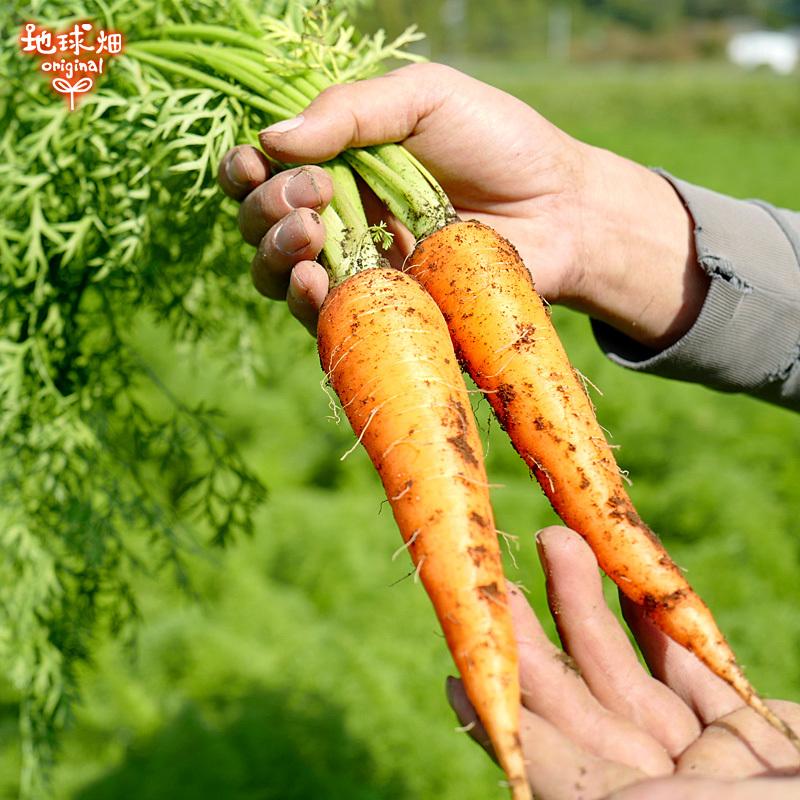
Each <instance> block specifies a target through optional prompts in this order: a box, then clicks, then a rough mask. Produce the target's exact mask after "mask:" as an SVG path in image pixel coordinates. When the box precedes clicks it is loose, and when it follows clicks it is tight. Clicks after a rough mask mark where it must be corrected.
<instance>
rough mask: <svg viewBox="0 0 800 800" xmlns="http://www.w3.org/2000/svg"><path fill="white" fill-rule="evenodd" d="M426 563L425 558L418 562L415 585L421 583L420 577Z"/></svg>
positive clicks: (415, 571)
mask: <svg viewBox="0 0 800 800" xmlns="http://www.w3.org/2000/svg"><path fill="white" fill-rule="evenodd" d="M424 563H425V556H422V558H421V559H420V560H419V561H418V562H417V568H416V569H415V570H414V583H419V581H420V575H421V574H422V565H423V564H424Z"/></svg>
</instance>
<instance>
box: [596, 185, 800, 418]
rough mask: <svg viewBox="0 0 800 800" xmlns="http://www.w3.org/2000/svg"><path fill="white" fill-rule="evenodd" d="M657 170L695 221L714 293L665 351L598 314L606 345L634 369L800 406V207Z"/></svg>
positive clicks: (601, 340)
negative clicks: (743, 196)
mask: <svg viewBox="0 0 800 800" xmlns="http://www.w3.org/2000/svg"><path fill="white" fill-rule="evenodd" d="M657 172H659V174H661V175H663V176H664V177H665V178H666V179H667V180H669V181H670V183H672V185H673V186H674V187H675V190H676V191H677V193H678V195H679V196H680V197H681V198H682V200H683V202H684V204H685V205H686V208H687V209H688V210H689V212H690V213H691V215H692V218H693V219H694V223H695V229H694V232H695V244H696V248H697V257H698V261H699V263H700V266H701V267H702V268H703V269H704V270H705V272H707V273H708V275H709V276H710V277H711V284H710V287H709V290H708V295H707V296H706V299H705V302H704V304H703V307H702V309H701V310H700V314H699V316H698V317H697V320H696V321H695V322H694V324H693V325H692V327H691V329H690V330H689V331H688V332H687V333H686V334H685V335H684V336H683V337H682V338H681V339H679V340H678V341H677V342H675V343H674V344H673V345H671V346H670V347H667V348H666V349H664V350H662V351H654V350H650V349H648V348H645V347H643V346H642V345H640V344H638V343H637V342H635V341H633V340H632V339H630V338H628V337H627V336H625V335H624V334H621V333H619V332H618V331H616V330H615V329H614V328H612V327H610V326H609V325H606V324H605V323H603V322H599V321H597V320H592V327H593V330H594V334H595V337H596V338H597V341H598V343H599V345H600V347H601V348H602V349H603V351H604V352H605V353H606V355H608V357H609V358H610V359H611V360H612V361H615V362H616V363H617V364H620V365H622V366H625V367H628V368H630V369H634V370H638V371H640V372H648V373H652V374H654V375H662V376H664V377H667V378H676V379H678V380H684V381H694V382H697V383H702V384H705V385H706V386H710V387H712V388H714V389H719V390H720V391H724V392H746V393H748V394H751V395H753V396H755V397H760V398H762V399H764V400H768V401H770V402H772V403H777V404H779V405H783V406H786V407H788V408H793V409H795V410H800V214H798V213H795V212H791V211H787V210H785V209H780V208H775V207H773V206H770V205H768V204H767V203H763V202H761V201H758V200H735V199H733V198H731V197H726V196H725V195H722V194H718V193H716V192H712V191H710V190H708V189H703V188H701V187H699V186H694V185H692V184H690V183H686V182H685V181H681V180H678V179H677V178H674V177H672V176H671V175H668V174H667V173H665V172H663V171H661V170H657Z"/></svg>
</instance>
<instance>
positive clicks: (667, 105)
mask: <svg viewBox="0 0 800 800" xmlns="http://www.w3.org/2000/svg"><path fill="white" fill-rule="evenodd" d="M465 68H466V69H467V70H468V71H471V72H473V74H475V75H477V76H478V77H481V78H484V79H486V80H488V81H490V82H492V83H495V84H496V85H498V86H501V87H503V88H506V89H508V90H509V91H511V92H513V93H515V94H517V95H518V96H519V97H521V98H522V99H524V100H526V101H527V102H530V103H532V104H533V105H535V106H536V107H537V108H538V109H539V110H541V111H542V113H544V114H545V115H546V116H548V117H549V118H551V119H552V120H553V121H554V122H556V123H557V124H559V125H560V126H562V127H563V128H565V129H566V130H567V131H569V132H570V133H572V134H574V135H575V136H577V137H579V138H583V139H585V140H588V141H591V142H592V143H594V144H597V145H601V146H605V147H610V148H612V149H614V150H616V151H618V152H621V153H623V154H625V155H628V156H630V157H632V158H634V159H637V160H639V161H642V162H643V163H647V164H651V165H659V166H662V167H665V168H667V169H669V170H670V171H672V172H674V173H675V174H678V175H680V176H681V177H684V178H686V179H688V180H692V181H696V182H699V183H703V184H705V185H708V186H710V187H712V188H715V189H719V190H721V191H725V192H728V193H731V194H734V195H738V196H757V197H761V198H764V199H766V200H770V201H773V202H775V203H778V204H781V205H786V206H789V207H794V208H800V188H798V186H800V182H798V180H797V178H798V175H800V148H798V146H797V141H798V136H799V135H800V94H798V85H797V78H792V79H779V78H775V77H772V76H769V75H764V74H755V75H743V74H742V73H739V72H734V71H731V70H728V69H726V68H722V67H693V68H688V67H682V68H679V69H667V68H654V67H653V68H646V69H634V68H631V67H625V68H624V69H623V68H622V67H608V68H592V69H591V70H588V69H587V70H576V69H570V70H563V71H558V72H557V71H555V70H553V69H552V68H548V69H544V68H540V67H532V68H531V70H530V74H528V75H523V74H522V71H521V70H520V69H519V67H518V66H515V67H513V68H504V67H503V66H502V65H490V64H471V65H465ZM230 211H231V225H234V224H235V220H234V215H233V206H232V205H231V206H230ZM243 268H244V265H243ZM554 317H555V320H556V324H557V325H558V327H559V330H560V331H562V333H563V336H564V339H565V341H566V344H567V348H568V350H569V352H570V354H571V356H572V357H573V360H574V362H575V364H576V366H577V367H578V368H579V369H580V370H581V371H582V372H583V373H584V374H586V375H588V376H589V377H590V378H591V380H592V381H593V382H594V383H595V384H597V385H598V386H599V387H600V388H601V389H602V390H603V392H604V394H603V395H602V396H600V395H595V397H594V400H595V403H596V405H597V409H598V414H599V416H600V419H601V421H602V423H603V424H604V426H605V427H606V428H608V429H609V430H610V431H612V432H613V441H614V443H615V444H618V445H620V446H621V449H620V451H619V458H620V461H621V464H622V466H623V467H625V468H626V469H628V470H630V474H631V477H632V479H633V487H632V495H633V498H634V501H635V502H636V503H637V505H638V508H639V510H640V512H641V514H642V516H643V517H644V518H645V519H646V520H647V521H648V522H649V523H650V524H651V526H652V527H653V528H655V529H656V530H657V531H658V532H660V534H661V535H662V537H663V539H664V540H665V542H666V543H667V545H668V547H669V549H670V551H671V552H672V553H673V555H674V557H675V558H676V560H677V561H678V563H680V564H681V565H682V566H683V567H685V568H686V569H687V571H688V575H689V578H690V580H691V581H692V582H693V584H694V585H695V586H696V588H697V589H698V590H699V591H700V592H701V594H703V596H704V597H705V598H706V600H707V601H708V603H709V605H710V606H711V607H712V609H713V610H714V611H715V613H716V615H717V618H718V620H719V622H720V624H721V626H722V628H723V629H724V630H725V631H726V632H727V634H728V635H729V637H730V639H731V640H732V643H733V645H734V647H735V648H736V649H737V651H738V652H739V654H740V657H741V660H742V662H743V663H744V664H745V665H746V667H747V669H748V674H749V676H750V677H751V678H752V680H753V681H754V682H755V684H756V685H757V686H759V687H760V688H761V689H762V690H763V691H764V692H765V693H766V694H769V695H773V696H781V697H786V698H790V699H794V700H798V701H800V613H798V608H800V536H798V527H799V526H798V524H797V522H796V520H797V517H798V512H800V459H798V456H797V442H798V441H799V440H800V417H796V416H793V415H791V414H790V413H788V412H786V411H783V410H780V409H776V408H771V407H768V406H765V405H762V404H759V403H757V402H755V401H753V400H749V399H747V398H742V397H729V396H723V395H719V394H715V393H712V392H710V391H707V390H704V389H702V388H699V387H695V386H688V385H678V384H673V383H669V382H666V381H664V380H661V379H658V378H651V377H643V376H637V375H632V374H629V373H626V372H624V371H623V370H621V369H619V368H617V367H615V366H613V365H611V364H610V363H608V362H606V361H605V360H604V359H603V357H602V355H601V354H600V353H599V351H598V349H597V347H596V346H595V344H594V342H593V340H592V338H591V335H590V332H589V327H588V324H587V322H586V320H585V319H582V318H579V317H577V316H576V315H574V314H571V313H568V312H564V311H563V310H556V312H555V314H554ZM141 336H142V341H143V343H144V346H145V348H146V351H147V352H148V353H149V355H150V357H151V358H152V361H153V364H154V365H155V367H156V369H157V371H158V372H159V374H160V375H162V376H163V377H164V379H165V380H166V381H167V382H168V383H169V384H170V386H172V387H173V388H174V389H176V390H177V391H178V392H179V393H182V394H184V395H185V396H190V397H193V398H205V399H208V400H209V401H213V402H214V403H216V404H218V405H219V407H220V408H221V409H222V410H223V416H222V418H221V423H222V425H223V427H225V429H226V430H228V431H229V432H230V433H231V435H232V436H234V437H235V438H236V439H237V441H238V442H239V443H240V444H241V446H242V447H243V449H244V451H245V453H246V454H247V456H248V457H249V459H250V462H251V463H252V464H253V465H254V467H255V468H256V469H257V470H258V472H259V474H260V475H261V476H262V477H263V479H264V481H265V483H266V484H267V485H268V487H269V490H270V496H269V498H268V500H267V502H266V504H265V505H264V507H263V509H262V511H261V512H260V514H259V518H258V522H257V533H256V535H255V537H254V538H253V539H252V540H249V541H241V542H239V543H238V544H237V545H236V546H234V547H232V548H231V549H230V550H229V551H227V552H222V553H220V552H214V553H211V554H209V553H208V552H206V551H203V552H200V551H198V553H197V554H196V555H195V556H194V557H193V558H192V559H190V561H189V573H190V575H191V578H192V582H191V583H192V586H191V592H192V593H191V594H190V595H187V594H186V593H184V592H182V590H180V589H178V588H176V586H175V585H174V582H172V581H171V580H170V576H169V575H166V574H165V575H162V576H158V577H156V578H148V577H146V576H143V577H142V578H141V580H140V588H141V590H142V592H143V595H144V597H145V600H146V602H145V605H144V606H143V608H142V612H143V617H144V623H143V626H142V629H141V635H140V640H139V646H138V649H137V650H136V652H135V653H133V654H132V653H130V652H129V651H127V650H126V649H125V648H124V647H122V646H121V645H120V644H119V643H118V642H115V641H111V640H109V641H105V642H103V643H101V646H100V648H99V656H98V658H97V661H96V663H95V664H94V665H93V666H92V667H91V668H87V669H86V671H85V686H86V695H85V702H84V704H83V705H82V707H81V708H80V709H79V713H78V716H77V719H76V721H75V725H74V728H73V729H72V730H71V732H70V733H69V734H68V735H67V736H66V738H65V742H64V751H63V758H62V761H61V764H60V766H59V767H58V769H57V772H56V796H57V797H58V798H64V799H66V798H69V799H70V800H106V799H108V800H110V799H111V798H116V799H117V800H128V799H130V800H133V798H136V800H162V799H163V800H166V798H170V800H200V798H220V799H225V800H256V799H258V800H268V799H269V800H271V799H272V798H276V799H277V798H282V800H291V799H292V798H298V799H299V798H310V797H315V798H331V799H335V798H351V799H352V800H373V799H374V800H378V798H380V799H381V800H388V799H389V798H433V797H436V798H439V800H456V798H458V800H478V799H479V798H480V799H481V800H486V798H502V797H504V796H505V793H504V790H503V789H502V788H501V787H500V784H499V781H500V778H501V775H500V773H499V771H498V770H497V769H496V768H494V767H493V766H492V765H491V764H490V763H489V762H488V760H487V759H485V758H484V757H483V755H482V754H481V753H480V752H479V751H478V749H477V748H476V747H475V746H474V745H472V744H471V742H469V741H468V739H467V737H466V736H465V735H464V734H462V733H457V732H456V731H455V726H456V724H457V723H456V720H455V718H454V717H453V715H452V713H451V712H450V710H449V708H448V706H447V703H446V701H445V698H444V692H443V683H444V677H445V675H446V674H448V672H450V671H451V669H452V668H451V665H450V659H449V655H448V653H447V651H446V648H445V645H444V641H443V639H442V637H441V635H440V634H439V633H438V632H437V623H436V621H435V618H434V616H433V613H432V611H431V609H430V607H429V604H428V601H427V599H426V597H425V596H424V593H423V590H422V588H421V586H419V585H417V584H415V583H414V581H413V580H412V579H411V578H408V577H407V573H408V571H409V567H408V563H407V561H406V560H404V558H402V557H401V558H398V559H397V560H395V561H392V558H391V557H392V553H393V552H394V551H395V549H396V548H397V546H398V544H399V537H398V535H397V532H396V530H395V529H394V524H393V521H392V518H391V513H390V512H389V510H388V507H386V506H385V505H382V504H381V489H380V485H379V483H378V480H377V478H376V477H375V476H374V475H373V474H372V469H371V466H370V464H369V462H368V460H367V458H366V456H365V455H364V454H363V453H362V452H361V451H360V450H358V451H356V452H354V453H353V454H352V455H351V456H349V457H348V458H347V459H346V460H345V461H344V462H340V456H341V454H342V453H344V452H345V451H346V450H347V449H348V448H349V447H350V444H351V442H352V434H351V433H350V431H349V429H348V427H347V425H346V423H343V424H341V425H339V426H337V425H335V424H334V423H332V422H331V421H330V420H329V419H327V416H328V413H329V411H328V405H327V402H328V401H327V398H326V396H325V394H324V393H323V391H322V389H321V388H320V377H321V376H320V372H319V367H318V363H317V360H316V355H315V352H314V348H313V343H312V341H311V339H310V338H309V337H308V336H307V335H306V334H305V333H304V332H302V331H301V330H300V328H299V326H297V325H295V324H293V323H292V321H291V320H289V319H288V317H287V315H286V314H285V312H284V311H282V310H274V311H271V312H269V313H267V312H266V311H265V321H264V322H263V323H262V324H260V325H259V326H258V328H257V329H256V330H255V331H254V341H255V345H254V347H255V349H256V352H257V353H258V359H259V363H260V364H263V374H260V375H259V376H258V377H256V378H252V377H250V378H248V376H246V375H243V374H242V373H241V371H239V370H237V369H236V368H235V366H232V365H231V364H230V363H229V361H227V360H225V359H224V358H222V357H220V356H219V355H217V356H214V355H213V354H208V355H207V357H204V358H202V359H199V358H195V359H191V358H188V357H184V355H183V354H174V353H172V352H171V350H170V348H168V347H167V346H165V339H164V338H163V336H162V334H161V333H160V332H159V331H158V330H157V329H155V328H154V327H153V326H143V328H142V334H141ZM486 411H487V409H486V404H485V403H482V404H480V406H479V408H478V414H479V417H480V419H481V424H482V427H483V430H484V431H487V429H488V435H487V447H488V451H489V453H488V468H489V471H490V475H491V479H492V481H493V482H495V483H497V484H501V485H502V486H500V487H498V488H496V489H495V490H494V491H493V499H494V503H495V508H496V512H497V523H498V526H499V528H500V529H502V530H503V531H507V532H509V533H512V534H514V535H516V536H518V537H519V538H520V543H521V547H520V550H519V552H518V553H515V555H516V560H517V562H518V565H519V567H518V569H515V568H514V566H513V565H512V564H511V562H510V561H509V562H508V572H509V575H510V577H512V578H513V579H515V580H519V581H522V582H523V583H524V584H525V585H526V586H527V587H528V588H529V589H530V592H531V594H530V597H531V602H532V603H533V604H534V606H535V607H536V609H537V611H538V613H539V615H540V617H541V618H543V619H545V618H546V617H547V615H546V613H545V604H544V597H543V590H542V578H541V572H540V570H539V568H538V564H537V561H536V557H535V548H534V547H533V543H532V537H533V533H534V532H535V531H536V530H538V529H539V528H540V527H542V526H544V525H546V524H549V523H551V522H553V521H554V516H553V514H552V512H551V511H550V510H549V508H548V506H547V503H546V501H544V500H543V499H542V497H541V495H540V493H539V491H538V489H537V488H536V487H535V485H533V484H532V483H531V481H530V480H529V478H528V476H527V475H526V473H525V470H524V469H523V467H522V464H521V462H519V459H518V458H517V457H516V455H515V454H514V453H513V452H512V451H511V449H510V447H509V446H508V445H507V443H506V442H505V441H503V436H502V435H501V432H500V431H499V429H498V427H497V426H496V425H494V426H489V424H488V419H487V413H486ZM609 594H611V593H609ZM3 700H4V698H2V697H0V702H2V701H3ZM14 712H15V706H14V702H13V698H5V702H4V703H3V704H2V705H0V797H7V798H11V797H14V796H15V793H16V780H17V778H16V775H17V768H18V758H19V754H18V752H17V746H18V745H17V740H16V733H15V725H16V720H15V717H14Z"/></svg>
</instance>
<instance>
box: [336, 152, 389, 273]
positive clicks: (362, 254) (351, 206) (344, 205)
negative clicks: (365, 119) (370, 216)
mask: <svg viewBox="0 0 800 800" xmlns="http://www.w3.org/2000/svg"><path fill="white" fill-rule="evenodd" d="M323 166H324V169H325V171H326V172H327V173H328V175H330V177H331V180H332V181H333V189H334V196H333V200H332V201H331V203H330V205H329V206H328V207H327V208H326V209H325V211H323V212H322V221H323V222H324V223H325V234H326V235H325V246H324V247H323V249H322V256H323V262H324V264H325V267H326V269H327V270H328V275H329V277H330V282H331V286H335V285H336V284H337V283H341V282H342V281H343V280H345V278H348V277H349V276H350V275H353V274H354V273H356V272H360V271H361V270H363V269H369V268H371V267H379V266H381V264H382V263H383V261H382V259H381V257H380V254H379V253H378V250H377V248H376V247H375V244H374V243H373V241H372V237H371V235H370V230H369V225H368V223H367V217H366V214H365V213H364V207H363V205H362V204H361V196H360V195H359V192H358V186H357V185H356V182H355V179H354V178H353V173H352V172H351V171H350V168H349V167H348V166H347V164H345V163H344V162H343V161H342V160H341V159H338V158H335V159H333V160H332V161H329V162H327V163H326V164H324V165H323Z"/></svg>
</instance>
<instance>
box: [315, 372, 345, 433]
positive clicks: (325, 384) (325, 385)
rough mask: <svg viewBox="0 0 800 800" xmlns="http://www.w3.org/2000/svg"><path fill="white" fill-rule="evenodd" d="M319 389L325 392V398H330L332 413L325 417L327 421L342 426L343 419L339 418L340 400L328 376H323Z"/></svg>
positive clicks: (329, 406) (329, 405)
mask: <svg viewBox="0 0 800 800" xmlns="http://www.w3.org/2000/svg"><path fill="white" fill-rule="evenodd" d="M319 387H320V389H322V391H323V392H325V396H326V397H327V398H328V408H329V409H330V410H331V413H330V414H329V415H328V416H327V417H325V419H328V420H330V421H331V422H334V423H335V424H336V425H339V424H341V422H342V418H341V416H339V411H340V406H339V403H338V398H337V396H336V392H334V390H333V389H332V388H331V382H330V380H329V379H328V376H327V375H323V376H322V380H320V382H319ZM342 410H343V409H342Z"/></svg>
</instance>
